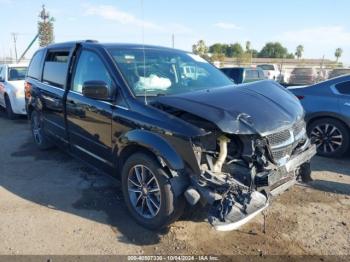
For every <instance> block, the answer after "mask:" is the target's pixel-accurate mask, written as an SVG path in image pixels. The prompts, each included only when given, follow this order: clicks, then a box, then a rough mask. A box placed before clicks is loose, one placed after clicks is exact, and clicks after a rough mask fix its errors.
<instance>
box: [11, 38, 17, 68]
mask: <svg viewBox="0 0 350 262" xmlns="http://www.w3.org/2000/svg"><path fill="white" fill-rule="evenodd" d="M11 34H12V37H13V44H14V46H15V58H16V63H17V59H18V57H17V33H11Z"/></svg>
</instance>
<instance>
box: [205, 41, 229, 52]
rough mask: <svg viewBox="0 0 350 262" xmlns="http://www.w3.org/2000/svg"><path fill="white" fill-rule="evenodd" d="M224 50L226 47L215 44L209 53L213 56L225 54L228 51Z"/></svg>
mask: <svg viewBox="0 0 350 262" xmlns="http://www.w3.org/2000/svg"><path fill="white" fill-rule="evenodd" d="M223 49H224V45H223V44H221V43H215V44H213V45H211V46H210V47H209V52H210V53H212V54H224V53H225V51H226V50H223Z"/></svg>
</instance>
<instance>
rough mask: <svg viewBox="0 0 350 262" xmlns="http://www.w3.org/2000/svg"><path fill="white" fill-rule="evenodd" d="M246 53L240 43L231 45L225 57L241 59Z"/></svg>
mask: <svg viewBox="0 0 350 262" xmlns="http://www.w3.org/2000/svg"><path fill="white" fill-rule="evenodd" d="M243 53H244V51H243V48H242V46H241V44H240V43H234V44H230V45H229V46H227V48H226V52H225V55H226V56H227V57H239V56H241V55H242V54H243Z"/></svg>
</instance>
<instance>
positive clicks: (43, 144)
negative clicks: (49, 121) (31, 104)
mask: <svg viewBox="0 0 350 262" xmlns="http://www.w3.org/2000/svg"><path fill="white" fill-rule="evenodd" d="M42 122H43V121H42V116H41V114H40V113H39V112H38V111H35V110H34V111H33V112H32V114H31V117H30V127H31V131H32V135H33V138H34V142H35V144H36V145H37V147H39V148H40V149H41V150H46V149H49V148H51V147H52V144H51V142H50V141H49V140H48V139H47V137H46V135H45V134H44V131H43V124H42Z"/></svg>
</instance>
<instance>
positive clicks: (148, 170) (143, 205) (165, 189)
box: [122, 153, 185, 230]
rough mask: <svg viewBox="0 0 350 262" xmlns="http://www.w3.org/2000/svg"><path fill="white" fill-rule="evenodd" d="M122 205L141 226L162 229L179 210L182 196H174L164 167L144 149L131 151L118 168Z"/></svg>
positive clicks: (183, 203) (181, 209)
mask: <svg viewBox="0 0 350 262" xmlns="http://www.w3.org/2000/svg"><path fill="white" fill-rule="evenodd" d="M122 189H123V194H124V199H125V203H126V206H127V207H128V209H129V211H130V213H131V215H132V216H133V217H134V218H135V220H136V221H137V222H138V223H139V224H140V225H142V226H144V227H146V228H149V229H152V230H155V229H162V228H164V227H166V226H168V225H169V224H170V223H172V222H173V221H175V220H176V219H178V218H179V217H180V216H181V214H182V213H183V209H184V206H185V201H184V198H183V196H181V197H175V195H174V192H173V191H172V187H171V185H170V182H169V180H168V177H167V174H166V172H165V170H164V169H163V168H162V167H161V166H160V164H159V162H158V161H157V159H155V158H154V157H153V156H152V155H150V154H147V153H135V154H133V155H131V156H130V157H129V158H128V159H127V161H126V162H125V164H124V166H123V170H122Z"/></svg>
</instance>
